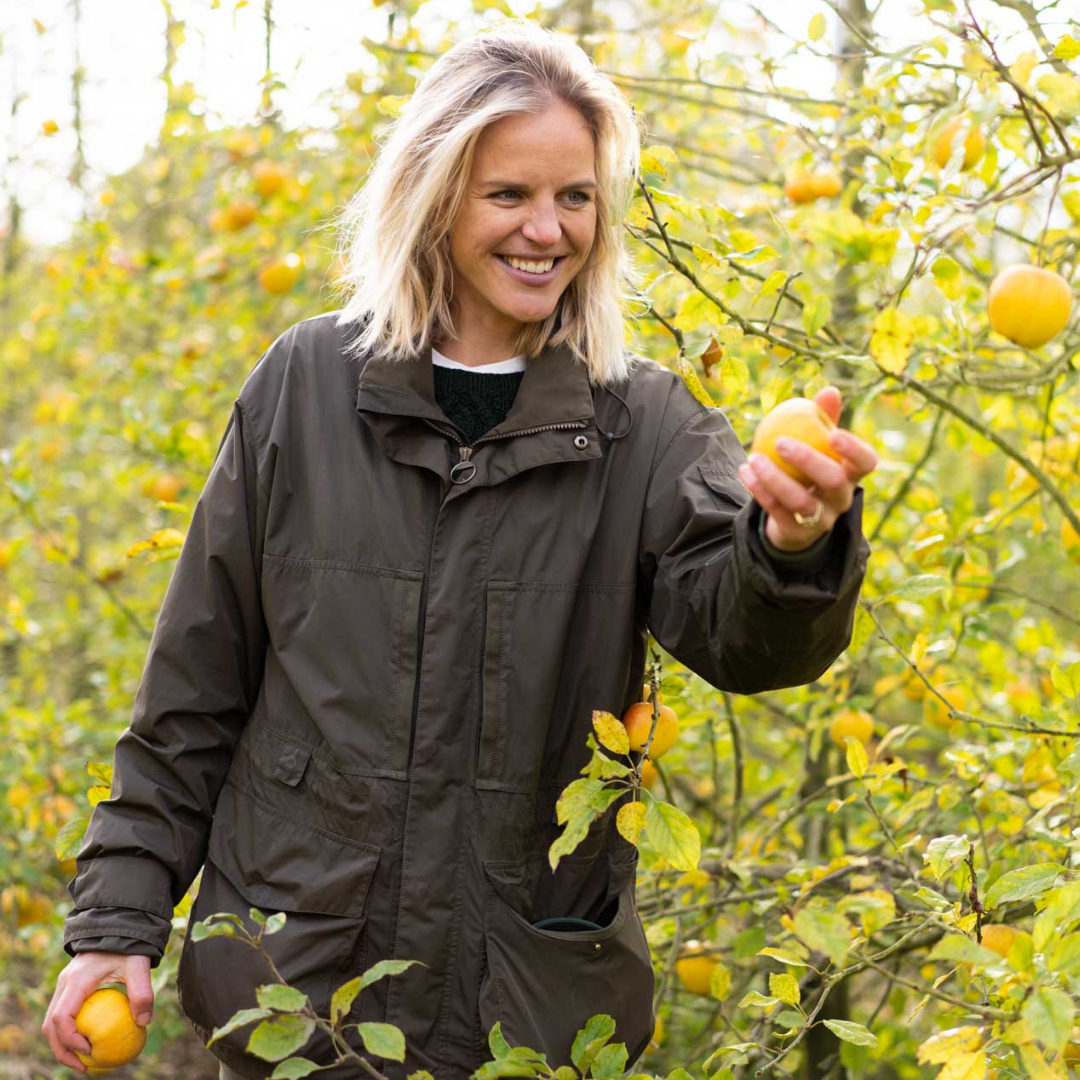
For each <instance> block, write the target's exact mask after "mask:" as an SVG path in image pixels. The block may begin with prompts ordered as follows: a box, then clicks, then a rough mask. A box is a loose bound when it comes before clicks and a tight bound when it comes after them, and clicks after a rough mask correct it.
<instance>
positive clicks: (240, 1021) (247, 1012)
mask: <svg viewBox="0 0 1080 1080" xmlns="http://www.w3.org/2000/svg"><path fill="white" fill-rule="evenodd" d="M268 1016H273V1013H272V1012H271V1011H270V1010H269V1009H241V1010H240V1011H239V1012H236V1013H233V1014H232V1016H230V1017H229V1019H228V1020H227V1021H226V1022H225V1023H224V1024H223V1025H222V1026H221V1027H219V1028H214V1033H213V1035H211V1036H210V1038H209V1039H208V1040H207V1043H206V1045H207V1046H210V1045H211V1044H212V1043H216V1042H217V1041H218V1039H221V1038H224V1037H225V1036H226V1035H228V1034H229V1033H230V1032H232V1031H235V1030H236V1029H237V1028H242V1027H243V1026H244V1025H245V1024H251V1023H254V1021H256V1020H265V1019H266V1017H268Z"/></svg>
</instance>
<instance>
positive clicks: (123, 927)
mask: <svg viewBox="0 0 1080 1080" xmlns="http://www.w3.org/2000/svg"><path fill="white" fill-rule="evenodd" d="M171 930H172V921H171V920H168V921H166V920H164V919H162V918H160V917H158V916H157V915H153V914H151V913H150V912H147V911H138V910H135V909H132V908H123V907H94V908H87V909H85V910H82V909H80V910H76V911H73V912H71V913H70V914H69V915H68V917H67V919H66V920H65V922H64V951H65V952H66V953H67V954H68V955H69V956H75V955H76V954H78V953H81V952H90V951H95V952H116V953H129V954H133V955H137V956H149V957H150V958H151V964H150V966H151V968H155V967H157V965H158V963H160V961H161V957H162V956H163V955H164V953H165V947H166V945H167V944H168V942H169V934H170V932H171Z"/></svg>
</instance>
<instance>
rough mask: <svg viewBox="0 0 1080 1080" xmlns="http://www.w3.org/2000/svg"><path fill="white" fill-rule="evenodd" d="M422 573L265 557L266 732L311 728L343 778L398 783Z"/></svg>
mask: <svg viewBox="0 0 1080 1080" xmlns="http://www.w3.org/2000/svg"><path fill="white" fill-rule="evenodd" d="M423 581H424V575H423V573H421V572H420V571H416V570H398V569H394V568H391V567H383V566H370V565H365V564H362V563H353V562H348V561H344V560H340V559H323V558H295V557H292V556H284V555H270V554H266V555H264V556H263V576H262V590H263V610H264V613H265V618H266V623H267V627H268V629H269V632H270V644H271V650H270V655H268V657H267V665H266V682H267V686H266V702H267V705H266V708H267V712H268V715H269V721H270V724H271V726H273V727H276V728H279V729H281V730H294V729H295V728H296V726H297V725H298V722H299V723H301V724H303V723H305V722H306V723H308V724H313V725H314V726H315V727H317V728H318V729H319V730H320V731H321V732H322V734H323V736H324V738H325V739H326V741H327V743H328V745H329V746H330V747H331V748H332V749H333V752H334V755H335V758H336V764H337V767H338V769H339V770H340V771H341V772H343V773H348V774H355V775H363V776H382V777H388V778H390V779H395V780H404V779H405V778H406V776H407V773H408V765H409V749H410V748H409V738H410V732H411V720H412V704H413V691H414V688H415V684H416V673H417V635H418V631H419V622H420V596H421V591H422V588H423Z"/></svg>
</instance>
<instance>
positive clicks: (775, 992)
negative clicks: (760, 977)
mask: <svg viewBox="0 0 1080 1080" xmlns="http://www.w3.org/2000/svg"><path fill="white" fill-rule="evenodd" d="M769 993H770V994H772V996H773V997H775V998H779V999H780V1000H781V1001H782V1002H784V1004H786V1005H798V1004H799V1001H800V1000H801V997H802V995H801V994H800V993H799V981H798V979H796V978H795V976H794V975H788V974H786V973H784V974H777V973H776V972H775V971H770V972H769Z"/></svg>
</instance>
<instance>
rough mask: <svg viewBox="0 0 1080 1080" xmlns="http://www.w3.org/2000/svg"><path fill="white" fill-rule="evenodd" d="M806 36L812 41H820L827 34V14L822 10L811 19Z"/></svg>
mask: <svg viewBox="0 0 1080 1080" xmlns="http://www.w3.org/2000/svg"><path fill="white" fill-rule="evenodd" d="M806 36H807V37H808V38H809V39H810V40H811V41H820V40H821V39H822V38H823V37H824V36H825V16H824V15H822V14H821V13H820V12H819V13H818V14H817V15H815V16H814V17H813V18H812V19H811V20H810V27H809V29H808V30H807V31H806Z"/></svg>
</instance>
